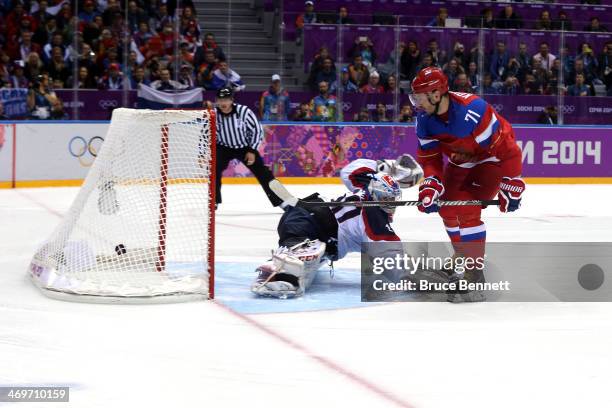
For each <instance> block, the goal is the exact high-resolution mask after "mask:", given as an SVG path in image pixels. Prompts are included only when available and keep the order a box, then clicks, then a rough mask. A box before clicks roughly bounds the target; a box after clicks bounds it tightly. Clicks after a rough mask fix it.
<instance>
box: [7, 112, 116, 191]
mask: <svg viewBox="0 0 612 408" xmlns="http://www.w3.org/2000/svg"><path fill="white" fill-rule="evenodd" d="M107 129H108V124H105V123H102V124H99V123H75V124H66V123H48V122H47V123H41V124H37V123H36V124H32V123H28V124H17V160H16V170H17V172H16V178H17V180H18V181H26V180H80V179H84V178H85V175H86V174H87V171H88V170H89V167H91V165H92V164H93V162H94V159H95V158H96V156H97V154H98V152H99V150H100V148H101V147H102V142H104V136H105V135H106V130H107Z"/></svg>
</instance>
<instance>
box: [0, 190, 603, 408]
mask: <svg viewBox="0 0 612 408" xmlns="http://www.w3.org/2000/svg"><path fill="white" fill-rule="evenodd" d="M288 188H289V189H290V190H291V191H292V192H294V193H295V194H296V195H299V196H304V195H307V194H309V193H311V192H314V191H319V192H321V193H323V194H324V195H326V196H328V197H332V196H334V195H339V194H341V193H342V192H343V190H342V189H343V187H342V186H340V185H324V186H314V185H307V186H288ZM77 191H78V189H76V188H49V189H42V188H41V189H18V190H0V234H1V237H2V239H1V241H0V385H65V386H70V387H71V402H70V403H64V404H62V403H57V404H53V405H52V406H57V407H61V406H66V407H84V408H93V407H104V408H109V407H130V408H131V407H139V408H148V407H164V408H167V407H198V408H200V407H208V406H214V407H281V406H282V407H309V408H312V407H332V406H337V407H392V406H403V407H423V408H426V407H427V408H449V407H453V408H454V407H470V408H476V407H483V408H485V407H486V408H493V407H495V408H499V407H513V408H514V407H555V408H560V407H572V408H573V407H597V408H600V407H610V406H612V394H611V393H610V392H609V384H611V383H612V370H610V367H611V366H612V346H611V345H612V304H610V303H481V304H460V305H454V304H446V303H393V304H375V305H364V304H361V303H360V302H359V298H358V290H355V282H358V273H359V272H358V258H357V257H350V258H349V259H346V260H343V261H341V262H338V263H337V265H336V268H337V271H338V272H337V275H336V277H334V278H333V279H332V278H331V277H330V276H329V275H328V273H327V271H326V270H321V271H320V272H319V277H318V278H317V285H318V286H317V287H316V290H314V291H313V292H312V295H311V296H310V297H309V294H307V295H306V296H304V297H303V298H300V299H294V300H284V301H281V300H269V299H268V300H266V301H265V302H262V301H260V300H257V299H253V298H252V297H250V296H248V286H249V285H250V283H251V280H252V278H253V277H254V273H253V268H254V266H256V265H258V264H259V263H261V262H263V261H265V259H266V257H267V256H268V254H269V252H270V250H271V249H272V248H274V247H275V245H276V236H275V228H276V222H277V221H278V219H279V217H280V211H279V210H277V209H274V208H271V207H270V205H269V203H268V202H267V200H266V198H265V196H264V194H263V192H262V191H261V189H260V188H259V186H251V185H246V186H245V185H226V186H224V190H223V193H224V200H225V202H224V204H223V205H222V207H221V208H220V210H219V211H218V212H217V240H216V254H217V261H218V262H217V271H218V286H217V300H216V301H214V302H195V303H183V304H171V305H138V306H135V305H95V304H80V303H69V302H61V301H57V300H51V299H48V298H46V297H44V296H43V295H41V294H40V293H39V291H38V290H37V289H36V288H35V287H34V286H33V285H32V284H31V283H30V282H29V280H28V278H27V277H26V268H27V265H28V263H29V261H30V258H31V256H32V254H33V253H34V251H35V250H36V248H37V245H39V244H40V243H41V242H42V241H43V240H44V239H45V238H46V237H47V236H48V235H49V234H50V233H51V231H52V230H53V228H54V227H55V226H56V225H57V223H58V222H59V220H60V218H61V215H62V214H63V213H64V212H65V211H66V210H67V208H68V207H69V205H70V204H71V202H72V200H73V198H74V196H75V195H76V192H77ZM415 196H416V191H414V190H410V191H407V192H405V195H404V198H405V199H414V198H416V197H415ZM610 198H612V186H609V185H530V186H529V187H528V190H527V192H526V193H525V197H524V207H523V208H522V209H521V210H520V211H519V212H518V213H516V214H511V215H501V214H499V212H498V211H497V210H496V209H495V208H489V209H487V210H485V222H486V223H487V236H488V239H489V241H568V242H572V241H586V242H589V241H602V242H604V241H605V242H611V239H612V215H611V214H610V209H609V207H610V204H609V200H610ZM395 229H396V231H397V232H398V234H399V235H400V236H401V237H402V239H403V240H406V241H427V240H433V241H443V240H446V234H445V232H444V230H443V228H442V225H441V222H440V220H439V218H438V217H437V216H435V215H427V216H426V215H423V214H420V213H418V212H417V211H416V209H414V208H402V209H399V210H398V211H397V213H396V221H395ZM606 273H607V276H608V277H609V276H610V273H612V272H611V271H606ZM355 276H357V281H356V280H355ZM606 384H607V385H606ZM9 405H10V404H2V403H0V406H9ZM10 406H13V405H10ZM18 406H19V407H27V406H33V407H41V406H45V404H39V403H37V404H28V403H21V404H18Z"/></svg>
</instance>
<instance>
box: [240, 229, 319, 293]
mask: <svg viewBox="0 0 612 408" xmlns="http://www.w3.org/2000/svg"><path fill="white" fill-rule="evenodd" d="M324 255H325V243H324V242H321V241H319V240H308V239H307V240H304V241H303V242H300V243H298V244H296V245H293V246H292V247H290V248H287V247H281V248H279V249H277V250H276V251H275V252H274V254H272V260H271V262H269V263H268V264H265V265H262V266H260V267H259V268H258V269H257V271H258V273H259V275H258V277H257V279H256V280H255V282H254V283H253V285H252V286H251V291H252V292H253V293H255V294H257V295H260V296H273V297H279V298H287V297H293V296H300V295H302V294H303V293H304V292H305V291H306V289H308V288H309V287H310V285H311V284H312V281H313V280H314V278H315V277H316V274H317V271H318V270H319V268H320V267H321V265H322V264H323V263H324V261H325V258H324Z"/></svg>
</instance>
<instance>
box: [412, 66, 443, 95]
mask: <svg viewBox="0 0 612 408" xmlns="http://www.w3.org/2000/svg"><path fill="white" fill-rule="evenodd" d="M433 91H440V94H441V95H444V94H445V93H447V92H448V79H447V78H446V75H444V72H442V70H441V69H440V68H436V67H427V68H423V69H422V70H420V71H419V72H418V73H417V75H416V77H415V78H414V80H413V81H412V93H415V94H418V93H429V92H433Z"/></svg>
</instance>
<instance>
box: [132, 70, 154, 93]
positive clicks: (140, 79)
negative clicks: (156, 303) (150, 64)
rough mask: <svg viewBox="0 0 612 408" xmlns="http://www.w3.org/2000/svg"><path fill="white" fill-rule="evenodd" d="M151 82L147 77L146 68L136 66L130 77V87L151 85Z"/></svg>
mask: <svg viewBox="0 0 612 408" xmlns="http://www.w3.org/2000/svg"><path fill="white" fill-rule="evenodd" d="M150 83H151V82H150V81H149V80H148V79H147V78H146V77H145V69H144V68H143V67H135V68H134V70H133V71H132V75H131V77H130V88H131V89H138V88H140V85H142V84H144V85H149V84H150Z"/></svg>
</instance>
